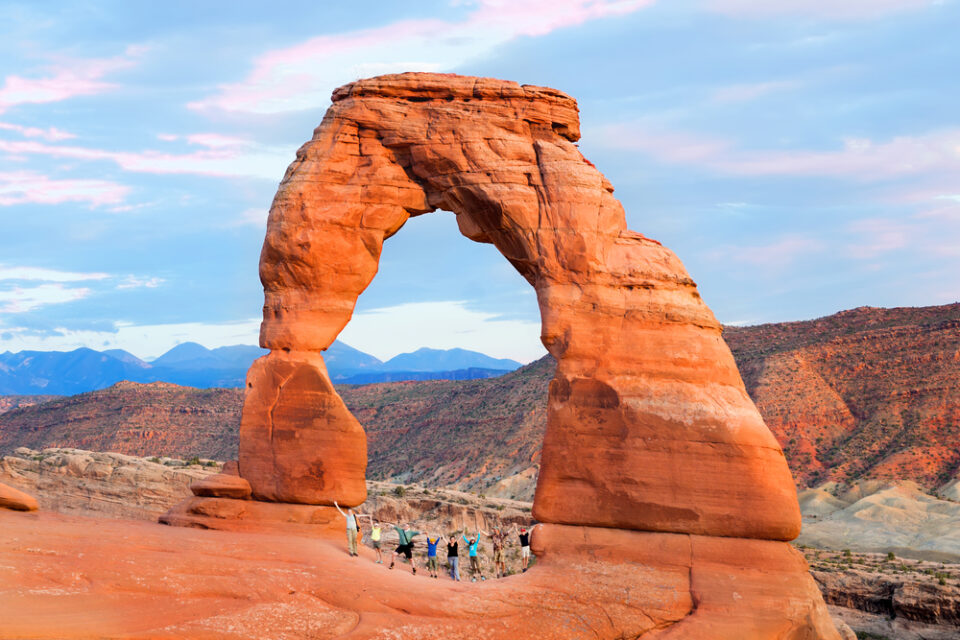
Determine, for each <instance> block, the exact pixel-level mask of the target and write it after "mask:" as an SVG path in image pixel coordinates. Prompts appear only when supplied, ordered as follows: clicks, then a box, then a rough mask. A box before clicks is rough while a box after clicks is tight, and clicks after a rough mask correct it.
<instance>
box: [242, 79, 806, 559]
mask: <svg viewBox="0 0 960 640" xmlns="http://www.w3.org/2000/svg"><path fill="white" fill-rule="evenodd" d="M578 138H579V118H578V111H577V105H576V102H575V101H574V100H573V99H572V98H570V97H569V96H566V95H565V94H563V93H561V92H558V91H555V90H553V89H547V88H542V87H531V86H526V85H524V86H520V85H518V84H516V83H513V82H506V81H500V80H493V79H487V78H471V77H464V76H453V75H441V74H423V73H415V74H400V75H392V76H381V77H378V78H372V79H369V80H362V81H359V82H355V83H352V84H349V85H346V86H344V87H341V88H340V89H337V90H336V91H335V92H334V94H333V105H332V106H331V107H330V108H329V110H328V111H327V113H326V115H325V116H324V118H323V122H322V123H321V124H320V126H319V127H318V128H317V129H316V130H315V132H314V136H313V138H312V139H311V140H310V141H309V142H307V143H306V144H305V145H303V146H302V147H301V148H300V150H299V151H298V152H297V158H296V160H295V161H294V162H293V163H292V164H291V165H290V167H289V169H287V172H286V175H285V176H284V179H283V182H282V183H281V185H280V188H279V190H278V192H277V195H276V197H275V199H274V202H273V206H272V208H271V211H270V217H269V221H268V224H267V235H266V239H265V241H264V245H263V251H262V253H261V258H260V277H261V281H262V282H263V286H264V293H265V303H264V319H263V324H262V327H261V334H260V340H261V345H262V346H264V347H266V348H269V349H271V353H270V355H268V356H265V357H264V358H261V359H260V360H258V361H257V362H256V363H255V364H254V365H253V367H252V368H251V370H250V373H249V374H248V385H247V387H248V388H247V395H246V399H245V403H244V411H243V421H242V426H241V433H240V461H239V462H240V473H241V475H242V476H243V477H244V478H246V479H247V480H249V481H250V483H251V486H252V487H253V490H254V494H255V495H256V496H257V497H259V498H260V499H266V500H275V501H286V502H303V503H311V504H331V503H332V501H333V500H334V499H337V500H339V501H340V502H341V503H344V504H359V503H360V502H362V501H363V500H364V499H365V489H364V473H365V466H366V442H365V437H364V434H363V429H362V427H361V426H360V425H359V423H357V421H356V419H355V418H353V416H352V415H351V414H350V413H349V411H348V410H347V409H346V407H345V406H344V405H343V402H342V401H341V400H340V397H339V396H338V395H337V393H336V391H335V390H334V388H333V385H332V384H331V383H330V379H329V376H328V375H327V372H326V369H325V367H324V364H323V358H322V355H321V352H322V351H323V350H324V349H326V348H327V347H328V346H329V345H330V344H331V343H332V342H333V340H334V339H335V338H336V336H337V335H338V334H339V333H340V331H341V330H342V329H343V327H344V326H345V325H346V324H347V322H348V321H349V320H350V317H351V315H352V313H353V309H354V306H355V304H356V301H357V297H358V296H359V295H360V293H361V292H362V291H363V290H364V289H365V288H366V287H367V286H368V285H369V283H370V282H371V280H372V279H373V277H374V275H375V274H376V272H377V266H378V262H379V259H380V253H381V249H382V246H383V242H384V240H386V239H387V238H389V237H390V236H391V235H393V234H394V233H397V232H398V231H399V230H400V229H401V227H402V226H403V225H404V223H405V222H406V220H407V219H408V218H409V217H410V216H414V215H420V214H424V213H428V212H431V211H434V210H436V209H444V210H448V211H452V212H454V213H455V214H456V216H457V222H458V226H459V228H460V231H461V232H462V233H463V234H464V235H465V236H467V237H468V238H471V239H473V240H476V241H478V242H487V243H492V244H493V245H494V246H496V247H497V249H498V250H499V251H500V252H501V253H502V254H503V255H504V256H505V257H506V259H507V260H509V261H510V263H511V264H512V265H513V266H514V267H515V268H516V269H517V270H518V271H519V272H520V273H521V274H522V275H523V276H524V278H526V280H527V281H528V282H529V283H530V284H531V285H532V286H533V287H534V288H535V289H536V292H537V299H538V302H539V306H540V311H541V318H542V334H541V338H542V340H543V343H544V345H545V346H546V348H547V349H548V350H549V351H550V353H551V354H552V355H553V356H554V357H555V358H556V359H557V363H558V366H557V373H556V377H555V378H554V380H553V382H552V383H551V385H550V392H549V406H548V424H547V433H546V436H545V439H544V446H543V455H542V465H541V470H540V477H539V482H538V486H537V492H536V498H535V502H534V515H535V516H536V517H537V518H538V519H539V520H541V521H545V522H554V523H564V524H579V525H592V526H601V527H619V528H627V529H639V530H652V531H673V532H685V533H697V534H706V535H717V536H738V537H754V538H770V539H783V540H787V539H792V538H793V537H795V536H796V534H797V533H798V532H799V527H800V517H799V509H798V507H797V501H796V496H795V490H794V485H793V481H792V479H791V477H790V473H789V471H788V469H787V465H786V462H785V460H784V457H783V454H782V452H781V450H780V447H779V446H778V444H777V442H776V441H775V439H774V438H773V436H772V435H771V434H770V432H769V430H768V429H767V427H766V426H765V425H764V423H763V421H762V419H761V417H760V415H759V413H758V412H757V410H756V408H755V407H754V405H753V403H752V402H751V400H750V398H749V397H748V396H747V394H746V392H745V390H744V387H743V383H742V381H741V379H740V375H739V373H738V371H737V368H736V365H735V363H734V360H733V357H732V355H731V353H730V350H729V349H728V348H727V346H726V344H725V343H724V341H723V338H722V335H721V331H722V329H721V326H720V325H719V323H718V322H717V321H716V319H715V318H714V316H713V314H712V313H711V312H710V310H709V309H708V308H707V306H706V305H705V304H704V303H703V301H702V300H701V299H700V296H699V295H698V293H697V290H696V285H695V284H694V282H693V281H692V280H691V279H690V277H689V276H688V275H687V273H686V270H685V269H684V267H683V265H682V263H681V262H680V261H679V259H677V257H676V256H675V255H674V254H673V253H672V252H671V251H670V250H668V249H666V248H664V247H663V246H661V245H660V244H659V243H658V242H656V241H654V240H650V239H648V238H645V237H644V236H642V235H640V234H638V233H635V232H633V231H630V230H629V229H627V226H626V221H625V217H624V212H623V207H622V206H621V205H620V203H619V202H618V201H617V200H616V198H614V196H613V187H612V185H610V183H609V182H608V181H607V180H606V178H604V176H603V175H602V174H601V173H600V172H599V171H598V170H597V169H596V168H595V167H594V166H593V165H592V164H591V163H590V162H589V161H588V160H586V159H585V158H584V157H583V156H582V155H581V153H580V151H579V150H578V148H577V147H576V145H575V144H574V142H576V141H577V140H578Z"/></svg>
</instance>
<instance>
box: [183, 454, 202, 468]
mask: <svg viewBox="0 0 960 640" xmlns="http://www.w3.org/2000/svg"><path fill="white" fill-rule="evenodd" d="M184 464H186V465H194V464H195V465H198V466H199V464H200V456H193V457H192V458H187V459H186V460H185V461H184Z"/></svg>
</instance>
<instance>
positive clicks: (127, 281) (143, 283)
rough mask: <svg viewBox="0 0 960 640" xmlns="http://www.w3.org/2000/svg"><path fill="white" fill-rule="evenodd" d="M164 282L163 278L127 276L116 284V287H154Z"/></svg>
mask: <svg viewBox="0 0 960 640" xmlns="http://www.w3.org/2000/svg"><path fill="white" fill-rule="evenodd" d="M164 282H166V281H165V280H164V279H163V278H157V277H149V278H141V277H137V276H127V277H126V278H124V279H123V280H121V281H120V283H119V284H117V289H140V288H145V289H156V288H157V287H159V286H160V285H161V284H163V283H164Z"/></svg>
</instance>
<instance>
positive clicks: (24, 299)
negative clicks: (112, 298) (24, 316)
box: [0, 284, 90, 313]
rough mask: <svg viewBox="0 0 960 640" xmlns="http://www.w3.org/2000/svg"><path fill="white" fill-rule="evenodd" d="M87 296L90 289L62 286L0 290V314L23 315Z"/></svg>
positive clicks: (44, 285)
mask: <svg viewBox="0 0 960 640" xmlns="http://www.w3.org/2000/svg"><path fill="white" fill-rule="evenodd" d="M88 295H90V289H88V288H86V287H80V288H71V287H66V286H64V285H62V284H41V285H38V286H36V287H13V288H11V289H7V290H0V313H23V312H26V311H32V310H34V309H37V308H39V307H45V306H47V305H51V304H61V303H64V302H73V301H74V300H80V299H81V298H86V297H87V296H88Z"/></svg>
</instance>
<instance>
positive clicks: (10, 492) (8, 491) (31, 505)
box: [0, 483, 38, 511]
mask: <svg viewBox="0 0 960 640" xmlns="http://www.w3.org/2000/svg"><path fill="white" fill-rule="evenodd" d="M37 508H38V505H37V500H36V499H35V498H34V497H33V496H31V495H28V494H26V493H24V492H23V491H20V490H19V489H14V488H13V487H11V486H9V485H5V484H3V483H0V509H10V510H12V511H36V510H37Z"/></svg>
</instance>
